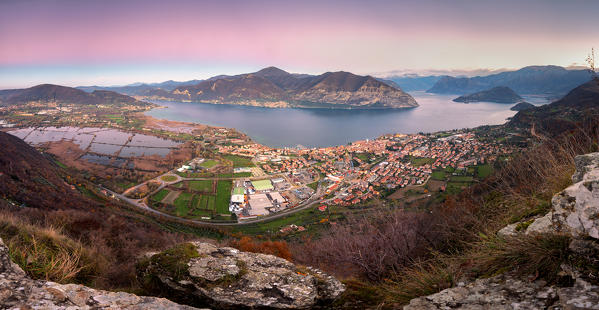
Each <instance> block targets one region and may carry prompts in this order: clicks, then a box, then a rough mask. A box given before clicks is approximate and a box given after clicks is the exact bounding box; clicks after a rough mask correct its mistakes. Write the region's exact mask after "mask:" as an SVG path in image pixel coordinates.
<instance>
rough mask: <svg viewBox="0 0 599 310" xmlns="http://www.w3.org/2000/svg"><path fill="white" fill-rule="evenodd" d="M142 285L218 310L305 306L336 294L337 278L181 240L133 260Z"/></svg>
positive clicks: (339, 287) (268, 258) (266, 257)
mask: <svg viewBox="0 0 599 310" xmlns="http://www.w3.org/2000/svg"><path fill="white" fill-rule="evenodd" d="M138 276H139V278H140V280H141V282H143V283H144V286H145V287H146V288H147V289H149V290H155V291H156V292H157V293H163V294H164V293H165V292H167V293H166V294H168V296H169V298H170V296H173V300H177V301H179V302H182V303H186V304H190V305H194V306H196V305H206V306H209V307H212V308H219V309H239V308H242V309H243V308H251V309H309V308H313V307H316V306H319V305H324V304H326V303H327V302H330V301H333V300H334V299H336V298H337V297H338V296H339V295H340V294H341V293H342V292H343V291H344V290H345V288H344V286H343V284H342V283H341V282H339V281H338V280H336V279H335V278H333V277H331V276H329V275H326V274H324V273H323V272H321V271H319V270H317V269H313V268H301V267H298V266H296V265H294V264H292V263H290V262H289V261H287V260H285V259H282V258H279V257H276V256H273V255H266V254H258V253H248V252H241V251H239V250H237V249H234V248H229V247H222V248H218V247H216V246H214V245H212V244H209V243H187V244H182V245H178V246H177V247H175V248H173V249H170V250H167V251H164V252H162V253H158V254H154V255H152V256H151V257H149V258H147V259H146V260H145V261H143V262H141V263H140V264H139V265H138Z"/></svg>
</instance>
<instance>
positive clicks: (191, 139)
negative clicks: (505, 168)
mask: <svg viewBox="0 0 599 310" xmlns="http://www.w3.org/2000/svg"><path fill="white" fill-rule="evenodd" d="M151 107H152V105H151V104H147V105H141V106H140V105H139V104H138V103H136V104H121V105H118V106H82V105H65V104H56V105H52V104H50V105H47V104H46V105H40V104H36V103H35V102H32V103H29V104H26V105H22V106H19V107H16V106H12V107H3V108H2V110H1V111H0V113H1V114H2V115H3V119H2V123H1V124H0V126H2V127H4V129H3V130H4V131H7V132H9V133H12V134H14V135H17V136H19V137H20V138H22V139H24V140H25V141H26V142H28V143H30V144H32V145H34V146H36V147H41V148H43V149H45V150H46V151H48V152H49V153H52V154H54V155H55V156H57V160H59V161H63V162H64V163H65V164H67V165H68V166H72V167H75V168H77V169H81V170H86V171H90V172H91V173H92V175H93V177H92V179H91V180H94V182H96V183H98V184H101V187H100V188H101V192H102V193H104V194H109V192H110V195H112V196H113V197H115V198H118V199H121V200H124V201H126V202H129V203H132V204H135V205H137V206H140V207H143V208H149V209H152V210H154V211H155V212H159V213H163V214H167V215H170V216H175V217H179V218H183V219H188V220H192V221H203V222H238V221H239V222H243V221H255V220H262V219H266V218H268V217H269V216H272V215H284V214H289V213H293V212H296V211H297V210H302V209H305V208H310V207H314V206H316V207H318V208H319V209H321V210H323V209H324V208H326V207H327V206H331V205H335V206H346V207H347V206H352V205H358V204H363V203H367V202H368V201H370V200H372V199H381V198H390V199H395V200H400V201H413V200H417V199H420V198H424V197H430V196H431V193H442V192H445V191H447V192H451V193H454V192H459V191H460V190H461V189H463V188H465V187H467V186H469V185H470V184H472V182H474V181H475V180H476V179H477V178H478V179H482V178H484V177H486V176H487V175H489V174H490V173H491V172H492V170H493V164H494V163H495V162H497V161H498V160H500V159H503V158H507V156H509V155H510V154H512V153H513V152H514V151H516V150H517V147H515V146H514V145H513V144H508V143H502V142H499V140H498V139H483V138H482V137H481V136H480V133H479V131H477V130H473V129H464V130H453V131H448V132H439V133H433V134H387V135H383V136H381V137H378V138H376V139H367V140H361V141H355V142H352V143H349V144H346V145H339V146H333V147H324V148H305V147H296V148H271V147H268V146H264V145H261V144H258V143H255V142H253V141H252V140H251V139H250V138H249V137H247V136H245V135H244V134H241V133H239V132H237V131H235V130H234V129H228V128H220V127H211V126H205V125H197V124H189V123H180V122H170V121H164V120H157V119H154V118H151V117H147V116H145V115H144V114H143V112H144V111H146V110H148V109H149V108H151ZM114 111H116V112H114ZM48 123H52V124H55V125H54V126H53V127H47V125H46V124H48ZM74 124H79V125H78V126H77V127H69V126H73V125H74ZM59 126H64V127H59ZM93 127H95V128H113V131H97V130H96V131H94V130H93V129H92V128H93ZM114 130H116V131H114ZM67 133H68V134H67ZM34 134H35V135H34ZM100 134H101V135H100ZM84 135H85V136H87V138H86V139H89V141H86V143H85V146H81V143H79V142H78V139H80V138H81V137H82V136H84ZM147 135H153V136H157V137H161V138H162V139H169V140H160V141H162V142H161V143H162V144H164V145H165V146H166V147H165V148H162V149H158V148H155V146H156V145H151V143H152V142H144V143H146V144H140V143H138V142H136V141H137V140H140V139H141V140H140V141H153V140H151V139H150V138H151V137H148V136H147ZM67 137H71V140H69V139H68V138H67ZM117 140H118V143H117V142H115V141H117ZM120 140H122V141H120ZM157 141H158V140H157ZM169 141H171V142H169ZM72 142H74V143H76V144H78V145H79V148H77V145H75V146H73V145H72ZM147 143H150V144H147ZM174 145H179V146H177V147H173V146H174ZM167 147H168V148H167ZM169 148H170V149H169ZM149 150H151V151H152V152H154V153H150V152H149ZM158 151H160V152H158ZM67 154H70V155H67ZM73 154H75V155H76V156H74V155H73ZM149 154H150V155H151V156H149V157H148V155H149ZM152 154H153V155H152ZM69 156H70V157H69ZM408 195H411V196H410V197H407V196H408ZM403 198H406V199H403Z"/></svg>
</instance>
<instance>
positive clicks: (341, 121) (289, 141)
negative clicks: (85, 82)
mask: <svg viewBox="0 0 599 310" xmlns="http://www.w3.org/2000/svg"><path fill="white" fill-rule="evenodd" d="M410 94H411V95H412V96H413V97H414V99H416V101H417V102H418V104H420V106H419V107H417V108H412V109H397V110H331V109H289V108H280V109H271V108H260V107H248V106H237V105H224V104H222V105H219V104H205V103H187V102H166V101H152V102H154V103H156V104H158V105H161V106H164V107H166V108H164V109H153V110H151V111H148V112H146V114H147V115H149V116H152V117H155V118H161V119H167V120H173V121H182V122H193V123H199V124H206V125H211V126H222V127H232V128H236V129H237V130H239V131H241V132H243V133H245V134H247V135H249V136H250V137H251V138H252V139H253V140H254V141H256V142H258V143H261V144H264V145H267V146H270V147H295V146H297V145H302V146H306V147H325V146H334V145H341V144H347V143H348V142H352V141H356V140H363V139H372V138H376V137H378V136H381V135H383V134H386V133H406V134H409V133H418V132H434V131H440V130H450V129H460V128H471V127H477V126H480V125H498V124H502V123H504V122H505V121H506V119H507V118H508V117H511V116H513V115H514V114H516V112H514V111H510V107H512V106H513V104H500V103H489V102H480V103H470V104H464V103H458V102H453V101H452V99H454V98H456V97H457V96H456V95H438V94H428V93H425V92H410ZM525 100H526V101H527V102H530V103H532V104H535V105H541V104H546V103H547V100H546V99H544V98H542V97H525Z"/></svg>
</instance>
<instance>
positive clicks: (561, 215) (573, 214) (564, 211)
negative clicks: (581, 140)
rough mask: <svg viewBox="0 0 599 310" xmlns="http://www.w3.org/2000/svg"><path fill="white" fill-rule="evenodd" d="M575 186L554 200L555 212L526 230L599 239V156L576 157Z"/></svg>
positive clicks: (556, 196) (595, 154) (539, 219)
mask: <svg viewBox="0 0 599 310" xmlns="http://www.w3.org/2000/svg"><path fill="white" fill-rule="evenodd" d="M574 161H575V164H576V173H574V175H573V176H572V183H574V184H572V185H571V186H569V187H568V188H566V189H565V190H563V191H562V192H560V193H559V194H557V195H555V196H553V199H552V200H551V211H550V212H549V213H547V214H546V215H545V216H543V217H541V218H538V219H536V220H535V221H534V222H532V224H530V225H529V226H528V228H527V229H526V233H527V234H531V233H564V234H568V235H571V236H572V237H574V238H584V237H591V238H594V239H599V153H590V154H586V155H581V156H576V158H575V159H574Z"/></svg>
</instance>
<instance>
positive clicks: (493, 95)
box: [453, 86, 522, 103]
mask: <svg viewBox="0 0 599 310" xmlns="http://www.w3.org/2000/svg"><path fill="white" fill-rule="evenodd" d="M521 100H522V97H520V96H519V95H518V94H516V92H514V91H513V90H512V89H511V88H509V87H504V86H498V87H493V88H491V89H487V90H483V91H480V92H476V93H473V94H469V95H464V96H460V97H458V98H455V99H453V101H455V102H465V103H468V102H483V101H484V102H495V103H516V102H518V101H521Z"/></svg>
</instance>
